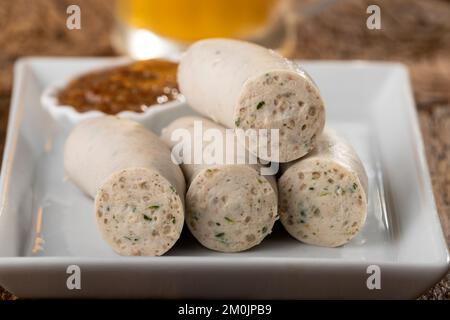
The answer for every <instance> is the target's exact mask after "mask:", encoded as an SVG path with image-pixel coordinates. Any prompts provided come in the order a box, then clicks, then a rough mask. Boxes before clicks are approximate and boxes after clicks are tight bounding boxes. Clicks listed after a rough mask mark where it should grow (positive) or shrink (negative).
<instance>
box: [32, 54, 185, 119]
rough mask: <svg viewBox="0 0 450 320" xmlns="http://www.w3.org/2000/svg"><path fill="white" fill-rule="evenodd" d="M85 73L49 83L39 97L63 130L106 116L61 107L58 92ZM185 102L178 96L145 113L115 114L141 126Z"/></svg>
mask: <svg viewBox="0 0 450 320" xmlns="http://www.w3.org/2000/svg"><path fill="white" fill-rule="evenodd" d="M131 62H132V61H131V60H129V59H120V60H117V61H115V62H112V63H111V64H109V65H106V66H104V65H103V66H101V67H97V68H93V69H92V70H90V71H88V72H91V71H94V72H95V71H99V70H104V69H108V68H112V67H117V66H120V65H124V64H128V63H131ZM85 73H86V72H83V73H81V74H77V75H75V76H73V77H71V78H69V79H65V80H58V81H55V82H53V83H51V84H50V85H49V86H47V87H46V88H45V90H44V91H43V92H42V95H41V105H42V107H43V108H44V109H45V110H46V111H47V112H48V113H49V114H50V115H51V117H52V118H53V119H54V120H55V121H56V122H57V123H58V124H59V125H60V126H62V127H64V128H70V127H72V126H74V125H76V124H77V123H79V122H81V121H83V120H87V119H92V118H96V117H99V116H104V115H106V114H105V113H104V112H102V111H98V110H90V111H86V112H80V111H78V110H76V109H75V108H74V107H73V106H70V105H63V104H61V103H60V102H59V99H58V94H59V92H60V91H61V90H62V89H64V88H65V87H66V85H67V84H68V83H69V82H70V81H71V80H72V79H75V78H77V77H78V76H80V75H82V74H85ZM183 102H185V99H184V97H183V96H182V95H181V94H180V95H179V96H178V98H177V99H176V100H172V101H169V102H166V103H162V104H154V105H151V106H149V107H148V108H147V109H146V110H145V111H143V112H134V111H121V112H119V113H117V114H116V116H118V117H122V118H126V119H130V120H133V121H136V122H139V123H141V124H144V125H145V124H146V123H147V122H148V121H149V119H151V118H152V117H153V116H154V115H155V114H156V113H158V112H160V111H161V110H163V109H172V108H174V107H176V106H178V105H180V104H181V103H183Z"/></svg>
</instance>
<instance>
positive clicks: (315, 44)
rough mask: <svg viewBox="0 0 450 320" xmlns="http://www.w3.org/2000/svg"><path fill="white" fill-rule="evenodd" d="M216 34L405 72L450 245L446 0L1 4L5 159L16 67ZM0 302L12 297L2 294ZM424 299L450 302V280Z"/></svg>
mask: <svg viewBox="0 0 450 320" xmlns="http://www.w3.org/2000/svg"><path fill="white" fill-rule="evenodd" d="M73 4H76V5H78V6H79V7H80V9H81V29H79V30H78V29H73V30H69V29H68V28H67V26H66V20H67V18H68V14H67V13H66V10H67V8H68V7H69V6H70V5H73ZM370 5H378V6H379V8H380V12H381V29H379V30H377V29H374V30H370V29H369V28H367V26H366V21H367V18H368V17H369V16H370V13H367V8H368V7H369V6H370ZM218 36H220V37H233V38H241V39H246V40H250V41H254V42H257V43H260V44H263V45H265V46H268V47H271V48H274V49H278V50H279V51H281V52H282V53H283V54H284V55H286V56H288V57H290V58H298V59H334V60H336V59H346V60H347V59H368V60H389V61H398V62H402V63H404V64H406V65H407V66H408V68H409V71H410V74H411V78H412V84H413V90H414V95H415V98H416V103H417V109H418V112H419V118H420V125H421V129H422V134H423V138H424V140H425V147H426V153H427V159H428V163H429V167H430V171H431V176H432V182H433V188H434V194H435V198H436V202H437V206H438V210H439V214H440V217H441V223H442V226H443V228H444V232H445V234H446V238H447V243H450V105H449V104H450V0H384V1H380V0H215V1H211V0H165V1H160V0H147V1H143V0H128V1H127V0H116V1H111V0H70V1H65V0H15V1H10V0H0V48H1V49H0V150H1V152H3V147H4V142H5V135H6V128H7V121H8V112H9V103H10V96H11V89H12V87H11V86H12V79H13V74H12V70H13V65H14V62H15V61H16V59H18V58H20V57H22V56H49V55H54V56H114V55H123V54H125V55H130V56H132V57H134V58H138V59H144V58H151V57H159V56H176V55H177V54H178V53H179V52H180V51H181V50H183V48H185V47H186V46H187V45H188V44H189V43H190V42H192V41H195V40H198V39H201V38H207V37H218ZM0 159H1V158H0ZM0 161H1V160H0ZM0 298H1V299H14V298H15V297H14V296H12V295H11V294H9V293H8V292H6V291H4V290H3V289H2V288H1V287H0ZM420 299H450V276H449V275H447V276H446V277H445V278H444V279H443V280H442V281H441V282H440V283H438V284H437V285H436V286H435V287H433V288H431V289H430V290H429V292H425V293H424V295H423V296H421V297H420Z"/></svg>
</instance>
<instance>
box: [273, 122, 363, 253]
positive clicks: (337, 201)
mask: <svg viewBox="0 0 450 320" xmlns="http://www.w3.org/2000/svg"><path fill="white" fill-rule="evenodd" d="M282 170H283V171H284V173H283V174H282V176H281V178H280V179H279V180H278V190H279V203H280V220H281V222H282V224H283V225H284V227H285V228H286V230H287V231H288V232H289V233H290V234H291V235H292V236H293V237H294V238H296V239H298V240H300V241H302V242H305V243H308V244H313V245H319V246H327V247H337V246H341V245H343V244H345V243H347V242H348V241H350V240H351V239H352V238H353V237H355V236H356V234H357V233H358V232H359V231H360V230H361V228H362V227H363V225H364V222H365V219H366V214H367V184H368V183H367V175H366V173H365V170H364V167H363V165H362V163H361V161H360V159H359V158H358V156H357V154H356V153H355V151H354V150H353V149H352V147H351V146H350V145H349V144H348V143H347V142H345V141H344V140H343V139H341V138H340V137H338V136H337V135H336V133H334V132H333V131H331V130H328V129H326V130H325V131H324V133H323V134H322V135H321V136H319V138H318V140H317V147H316V149H315V150H314V151H313V152H312V153H310V154H308V156H306V157H305V158H302V159H300V160H298V161H295V162H293V163H289V164H285V165H284V166H283V167H282Z"/></svg>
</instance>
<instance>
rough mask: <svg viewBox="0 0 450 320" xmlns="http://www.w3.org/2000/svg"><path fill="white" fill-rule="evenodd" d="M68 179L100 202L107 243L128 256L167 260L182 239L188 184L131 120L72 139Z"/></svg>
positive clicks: (106, 123) (89, 127)
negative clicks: (163, 255) (184, 201)
mask: <svg viewBox="0 0 450 320" xmlns="http://www.w3.org/2000/svg"><path fill="white" fill-rule="evenodd" d="M64 167H65V171H66V174H67V175H68V177H69V178H70V179H71V180H72V181H73V182H74V183H75V184H76V185H77V186H78V187H79V188H80V189H81V190H83V191H84V192H85V193H87V194H88V195H89V196H91V197H93V198H95V212H96V218H97V223H98V227H99V229H100V231H101V234H102V236H103V238H104V239H105V240H106V241H107V243H108V244H109V245H110V246H111V247H112V248H113V249H114V250H115V251H116V252H118V253H119V254H122V255H161V254H163V253H165V252H166V251H167V250H169V249H170V248H171V247H172V246H173V244H174V243H175V242H176V240H177V239H178V238H179V236H180V234H181V229H182V226H183V222H184V209H183V200H184V193H185V181H184V177H183V173H182V171H181V169H180V168H179V166H177V165H176V164H174V163H173V162H172V161H171V160H170V150H169V148H168V147H167V146H166V145H165V143H164V142H162V141H161V140H160V139H159V138H158V137H157V136H156V135H155V134H153V133H151V132H150V131H148V130H147V129H145V128H144V127H143V126H142V125H140V124H138V123H135V122H133V121H130V120H125V119H119V118H117V117H113V116H106V117H101V118H96V119H92V120H87V121H84V122H82V123H80V124H79V125H77V126H76V127H75V128H74V129H73V131H72V132H71V134H70V135H69V137H68V138H67V141H66V145H65V152H64Z"/></svg>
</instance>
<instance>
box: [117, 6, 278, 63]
mask: <svg viewBox="0 0 450 320" xmlns="http://www.w3.org/2000/svg"><path fill="white" fill-rule="evenodd" d="M280 1H281V0H117V2H116V17H117V30H116V32H115V33H114V37H113V43H114V45H115V47H116V48H117V49H118V50H119V51H120V52H121V53H124V54H128V55H130V56H132V57H134V58H137V59H145V58H153V57H170V56H176V54H177V53H179V52H180V51H181V50H183V49H184V48H185V47H186V46H187V45H189V44H190V43H192V42H193V41H196V40H199V39H204V38H212V37H226V38H237V39H251V38H252V37H254V36H255V35H258V34H261V33H262V32H264V30H265V29H266V28H267V27H268V25H270V24H271V23H272V24H273V23H275V21H274V20H276V12H277V8H278V3H279V2H280Z"/></svg>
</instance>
